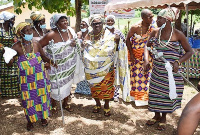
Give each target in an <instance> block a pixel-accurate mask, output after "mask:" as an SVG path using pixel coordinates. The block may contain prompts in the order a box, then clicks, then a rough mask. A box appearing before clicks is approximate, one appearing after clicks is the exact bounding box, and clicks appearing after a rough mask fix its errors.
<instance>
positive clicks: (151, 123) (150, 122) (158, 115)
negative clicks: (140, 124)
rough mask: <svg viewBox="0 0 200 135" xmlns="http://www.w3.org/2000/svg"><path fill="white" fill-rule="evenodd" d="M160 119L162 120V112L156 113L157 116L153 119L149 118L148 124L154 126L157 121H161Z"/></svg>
mask: <svg viewBox="0 0 200 135" xmlns="http://www.w3.org/2000/svg"><path fill="white" fill-rule="evenodd" d="M160 120H161V117H160V113H155V116H154V117H153V118H152V119H150V120H148V121H147V123H146V125H148V126H152V125H154V124H156V123H157V122H160Z"/></svg>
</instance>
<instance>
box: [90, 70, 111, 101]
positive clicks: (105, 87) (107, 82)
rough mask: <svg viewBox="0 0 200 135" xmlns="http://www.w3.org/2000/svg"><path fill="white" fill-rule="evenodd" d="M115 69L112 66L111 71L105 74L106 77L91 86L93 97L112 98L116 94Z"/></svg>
mask: <svg viewBox="0 0 200 135" xmlns="http://www.w3.org/2000/svg"><path fill="white" fill-rule="evenodd" d="M114 77H115V71H114V68H111V70H110V72H108V74H107V75H106V76H105V78H104V79H103V80H102V81H101V82H100V83H99V84H97V85H95V86H94V87H92V88H91V93H92V97H93V98H99V99H111V98H113V96H114V91H115V88H114V86H113V84H114V80H115V79H114Z"/></svg>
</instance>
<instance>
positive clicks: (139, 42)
mask: <svg viewBox="0 0 200 135" xmlns="http://www.w3.org/2000/svg"><path fill="white" fill-rule="evenodd" d="M154 22H155V21H153V22H152V24H151V25H150V27H149V30H148V31H147V33H146V34H144V35H142V37H141V38H137V37H136V36H133V37H132V38H131V42H132V48H133V54H134V57H135V58H136V61H135V63H134V64H133V63H132V62H131V61H130V54H129V66H130V84H131V91H130V95H131V100H133V101H135V104H136V106H143V105H148V99H149V96H148V94H149V90H148V87H149V85H148V84H149V79H150V75H151V69H149V70H148V71H147V72H146V73H144V71H143V63H144V47H145V45H146V42H147V39H148V37H149V35H150V32H151V31H152V29H153V28H155V27H156V25H155V23H154ZM149 63H150V65H151V66H152V58H151V56H149Z"/></svg>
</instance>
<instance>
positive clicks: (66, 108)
mask: <svg viewBox="0 0 200 135" xmlns="http://www.w3.org/2000/svg"><path fill="white" fill-rule="evenodd" d="M63 109H65V110H67V111H68V112H73V111H74V110H73V109H72V108H71V106H70V105H66V106H65V107H63Z"/></svg>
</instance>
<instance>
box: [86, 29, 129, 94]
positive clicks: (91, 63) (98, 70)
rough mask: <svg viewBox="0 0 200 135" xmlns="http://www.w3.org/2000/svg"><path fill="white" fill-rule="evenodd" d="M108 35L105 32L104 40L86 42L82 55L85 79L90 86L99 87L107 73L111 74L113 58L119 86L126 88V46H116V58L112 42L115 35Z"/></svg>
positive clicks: (114, 45)
mask: <svg viewBox="0 0 200 135" xmlns="http://www.w3.org/2000/svg"><path fill="white" fill-rule="evenodd" d="M108 33H109V31H107V30H106V31H105V34H104V38H101V39H100V40H98V41H93V40H92V39H91V40H90V41H88V42H87V46H86V47H85V49H84V55H83V62H84V66H85V76H86V79H87V81H88V82H89V83H90V84H91V85H92V86H94V87H95V86H96V85H98V86H99V83H101V82H102V80H104V78H105V76H106V75H108V73H109V72H111V71H110V69H111V67H112V66H113V64H114V59H115V57H118V63H119V67H118V70H119V81H120V85H121V86H126V84H125V82H126V81H125V80H127V79H125V78H126V77H127V67H126V64H125V62H126V60H127V57H126V56H127V55H126V51H125V49H126V45H125V44H123V43H122V42H120V44H119V45H118V49H119V53H118V56H116V55H115V53H116V48H117V45H116V44H115V42H114V38H115V35H109V36H108ZM113 75H114V73H113ZM106 82H107V81H106ZM112 87H113V86H112ZM113 88H114V87H113ZM113 94H114V93H113ZM113 94H112V96H113ZM109 97H111V96H109ZM111 98H112V97H111Z"/></svg>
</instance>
